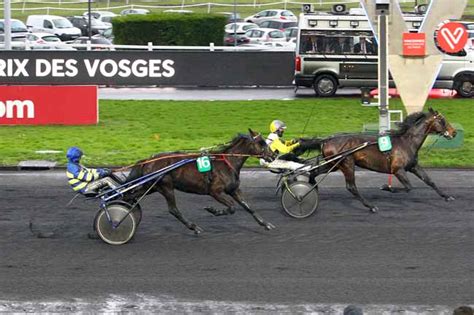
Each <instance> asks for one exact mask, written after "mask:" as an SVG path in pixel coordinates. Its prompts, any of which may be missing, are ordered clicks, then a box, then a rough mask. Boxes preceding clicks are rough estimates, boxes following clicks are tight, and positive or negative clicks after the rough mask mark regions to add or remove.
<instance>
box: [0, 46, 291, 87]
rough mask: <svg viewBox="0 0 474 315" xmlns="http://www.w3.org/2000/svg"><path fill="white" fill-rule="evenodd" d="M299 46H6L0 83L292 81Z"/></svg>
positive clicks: (234, 83) (273, 83)
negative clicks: (130, 48)
mask: <svg viewBox="0 0 474 315" xmlns="http://www.w3.org/2000/svg"><path fill="white" fill-rule="evenodd" d="M293 65H294V53H293V52H210V51H12V52H8V51H4V52H0V84H15V85H24V84H34V85H37V84H39V85H52V84H53V85H54V84H58V85H89V84H94V85H95V84H97V85H134V86H140V85H147V86H150V85H158V86H204V87H206V86H209V87H211V86H289V85H291V82H292V80H293Z"/></svg>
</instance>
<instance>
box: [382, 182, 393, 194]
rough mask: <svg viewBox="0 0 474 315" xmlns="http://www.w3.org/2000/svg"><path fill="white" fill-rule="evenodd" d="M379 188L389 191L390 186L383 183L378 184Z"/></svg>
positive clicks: (390, 189)
mask: <svg viewBox="0 0 474 315" xmlns="http://www.w3.org/2000/svg"><path fill="white" fill-rule="evenodd" d="M380 190H383V191H389V192H391V191H392V188H391V187H390V186H389V185H387V184H384V185H382V186H380Z"/></svg>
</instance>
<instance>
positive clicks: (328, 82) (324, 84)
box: [313, 74, 337, 97]
mask: <svg viewBox="0 0 474 315" xmlns="http://www.w3.org/2000/svg"><path fill="white" fill-rule="evenodd" d="M313 87H314V92H315V93H316V95H318V96H321V97H330V96H333V95H334V94H336V91H337V82H336V79H335V78H334V77H333V76H332V75H329V74H323V75H320V76H318V77H316V79H315V80H314V84H313Z"/></svg>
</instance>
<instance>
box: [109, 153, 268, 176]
mask: <svg viewBox="0 0 474 315" xmlns="http://www.w3.org/2000/svg"><path fill="white" fill-rule="evenodd" d="M203 155H205V156H210V157H222V159H221V160H218V161H224V163H226V164H227V165H228V166H229V167H231V168H232V169H233V170H234V171H235V169H234V168H233V167H232V166H231V165H230V162H229V160H227V159H226V158H225V157H226V156H229V157H256V158H262V157H263V155H262V154H240V153H211V154H201V153H187V154H174V155H167V156H160V157H157V158H153V159H151V160H147V161H143V162H141V163H135V164H131V165H128V166H124V167H121V168H118V169H114V172H122V171H125V170H128V169H130V168H132V167H135V166H141V165H146V164H149V163H153V162H156V161H160V160H166V159H172V158H179V157H199V156H203Z"/></svg>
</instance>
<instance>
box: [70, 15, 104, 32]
mask: <svg viewBox="0 0 474 315" xmlns="http://www.w3.org/2000/svg"><path fill="white" fill-rule="evenodd" d="M67 19H68V20H69V21H71V23H72V25H74V26H75V27H77V28H78V29H80V30H81V34H82V35H83V36H87V35H89V32H88V30H89V19H88V18H86V17H84V16H68V17H67ZM109 28H110V24H109V23H107V24H105V23H104V22H102V21H100V20H96V19H95V18H93V19H92V20H91V33H92V35H96V34H100V33H102V32H103V31H105V30H106V29H109Z"/></svg>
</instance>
